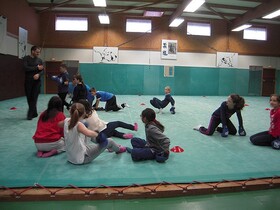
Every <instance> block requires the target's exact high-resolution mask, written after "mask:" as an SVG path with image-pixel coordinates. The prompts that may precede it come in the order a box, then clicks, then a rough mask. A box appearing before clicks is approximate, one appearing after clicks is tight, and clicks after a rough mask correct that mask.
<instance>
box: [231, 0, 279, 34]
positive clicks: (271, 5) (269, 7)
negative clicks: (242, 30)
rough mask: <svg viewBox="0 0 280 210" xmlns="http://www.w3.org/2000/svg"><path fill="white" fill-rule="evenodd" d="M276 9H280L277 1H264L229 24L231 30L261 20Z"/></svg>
mask: <svg viewBox="0 0 280 210" xmlns="http://www.w3.org/2000/svg"><path fill="white" fill-rule="evenodd" d="M277 9H280V1H279V0H270V1H265V2H263V3H262V4H261V5H259V6H257V7H255V8H254V9H251V10H249V11H248V12H246V13H244V14H243V15H242V16H240V17H238V18H236V19H235V20H234V21H233V22H232V24H231V29H233V28H236V27H238V26H241V25H243V24H246V23H249V22H250V21H251V20H253V19H258V18H261V17H263V16H264V15H267V14H269V13H271V12H273V11H275V10H277Z"/></svg>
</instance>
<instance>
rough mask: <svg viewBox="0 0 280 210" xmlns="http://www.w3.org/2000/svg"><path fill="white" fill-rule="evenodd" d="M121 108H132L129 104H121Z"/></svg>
mask: <svg viewBox="0 0 280 210" xmlns="http://www.w3.org/2000/svg"><path fill="white" fill-rule="evenodd" d="M121 107H122V108H124V107H127V108H129V107H130V106H129V105H128V104H127V103H123V104H121Z"/></svg>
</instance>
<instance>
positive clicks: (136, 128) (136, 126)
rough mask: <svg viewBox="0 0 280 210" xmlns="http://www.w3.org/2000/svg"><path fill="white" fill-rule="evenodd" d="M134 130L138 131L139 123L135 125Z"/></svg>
mask: <svg viewBox="0 0 280 210" xmlns="http://www.w3.org/2000/svg"><path fill="white" fill-rule="evenodd" d="M134 130H135V131H138V124H137V123H134Z"/></svg>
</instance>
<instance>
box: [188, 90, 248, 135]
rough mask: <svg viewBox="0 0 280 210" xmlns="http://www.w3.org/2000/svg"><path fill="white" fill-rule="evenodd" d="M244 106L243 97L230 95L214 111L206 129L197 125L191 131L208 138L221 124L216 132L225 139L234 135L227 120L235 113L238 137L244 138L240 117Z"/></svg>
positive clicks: (235, 131)
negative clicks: (237, 123) (220, 125)
mask: <svg viewBox="0 0 280 210" xmlns="http://www.w3.org/2000/svg"><path fill="white" fill-rule="evenodd" d="M244 105H245V101H244V98H243V97H241V96H239V95H237V94H231V95H230V96H228V99H227V101H224V102H223V103H222V104H221V106H220V107H219V108H218V109H217V110H216V111H214V113H213V114H212V117H211V119H210V123H209V125H208V128H205V127H203V126H201V125H199V126H197V127H195V128H193V129H194V130H198V131H199V132H200V133H202V134H205V135H209V136H210V135H213V133H214V132H215V130H216V128H217V127H218V125H219V124H220V123H222V127H218V128H217V131H218V132H220V133H221V136H222V137H227V136H228V135H229V134H230V135H235V134H236V133H237V130H236V128H235V126H234V125H233V123H232V122H231V121H230V119H229V118H230V117H231V116H232V115H233V114H234V113H236V115H237V118H238V122H239V129H238V133H239V135H240V136H246V132H245V130H244V128H243V120H242V116H241V110H242V109H243V107H244Z"/></svg>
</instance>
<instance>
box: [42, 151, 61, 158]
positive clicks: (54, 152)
mask: <svg viewBox="0 0 280 210" xmlns="http://www.w3.org/2000/svg"><path fill="white" fill-rule="evenodd" d="M57 153H58V152H57V150H56V149H52V150H51V151H49V152H44V153H43V155H42V158H46V157H51V156H53V155H56V154H57Z"/></svg>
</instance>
